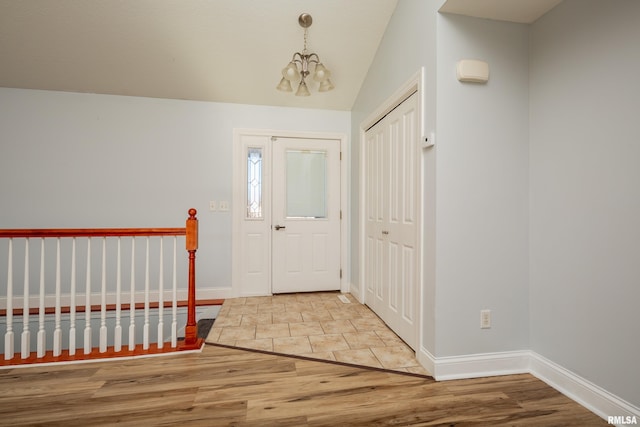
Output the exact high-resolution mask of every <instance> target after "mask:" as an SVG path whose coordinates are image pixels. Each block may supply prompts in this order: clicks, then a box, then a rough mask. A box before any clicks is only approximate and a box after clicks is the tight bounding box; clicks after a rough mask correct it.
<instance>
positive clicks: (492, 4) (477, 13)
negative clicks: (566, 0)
mask: <svg viewBox="0 0 640 427" xmlns="http://www.w3.org/2000/svg"><path fill="white" fill-rule="evenodd" d="M560 2H562V0H447V1H446V2H445V4H444V5H443V6H442V7H441V8H440V12H445V13H455V14H459V15H467V16H473V17H476V18H487V19H495V20H498V21H511V22H518V23H521V24H531V23H533V22H535V21H536V20H537V19H538V18H540V17H541V16H542V15H544V14H545V13H547V12H548V11H550V10H551V9H553V8H554V7H556V6H557V5H558V4H559V3H560Z"/></svg>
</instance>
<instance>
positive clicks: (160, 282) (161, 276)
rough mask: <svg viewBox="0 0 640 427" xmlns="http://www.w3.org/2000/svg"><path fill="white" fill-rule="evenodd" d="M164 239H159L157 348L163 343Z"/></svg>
mask: <svg viewBox="0 0 640 427" xmlns="http://www.w3.org/2000/svg"><path fill="white" fill-rule="evenodd" d="M163 242H164V237H160V274H159V277H158V348H162V347H163V341H164V336H163V335H164V254H163V252H164V245H163Z"/></svg>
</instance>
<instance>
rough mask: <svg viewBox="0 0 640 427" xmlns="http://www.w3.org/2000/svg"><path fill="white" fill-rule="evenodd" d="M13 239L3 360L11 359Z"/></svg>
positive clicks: (10, 252)
mask: <svg viewBox="0 0 640 427" xmlns="http://www.w3.org/2000/svg"><path fill="white" fill-rule="evenodd" d="M13 353H14V345H13V239H12V238H9V254H8V259H7V332H6V333H5V334H4V360H11V359H13Z"/></svg>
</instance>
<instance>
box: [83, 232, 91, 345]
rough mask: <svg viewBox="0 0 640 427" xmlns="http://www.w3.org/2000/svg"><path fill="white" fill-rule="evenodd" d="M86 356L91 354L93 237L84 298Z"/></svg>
mask: <svg viewBox="0 0 640 427" xmlns="http://www.w3.org/2000/svg"><path fill="white" fill-rule="evenodd" d="M84 319H85V326H84V354H91V349H92V346H91V237H89V238H88V239H87V278H86V288H85V297H84Z"/></svg>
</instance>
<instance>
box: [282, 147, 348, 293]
mask: <svg viewBox="0 0 640 427" xmlns="http://www.w3.org/2000/svg"><path fill="white" fill-rule="evenodd" d="M272 149H273V168H272V171H273V186H272V188H273V193H272V194H273V196H272V221H271V222H272V227H271V228H272V231H271V241H272V258H271V259H272V292H273V293H285V292H311V291H329V290H339V289H340V275H341V272H340V215H341V214H340V141H339V140H328V139H300V138H275V139H274V141H273V146H272Z"/></svg>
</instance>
